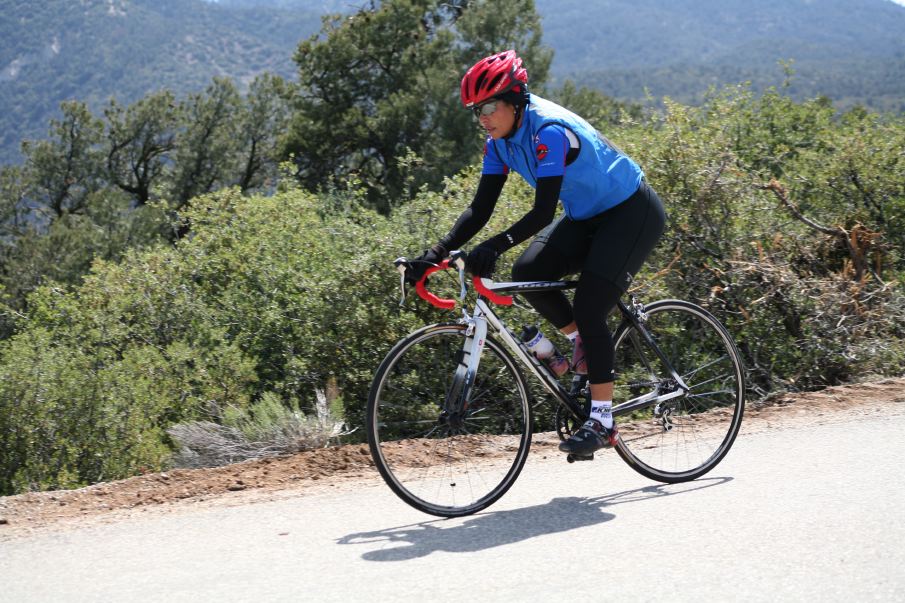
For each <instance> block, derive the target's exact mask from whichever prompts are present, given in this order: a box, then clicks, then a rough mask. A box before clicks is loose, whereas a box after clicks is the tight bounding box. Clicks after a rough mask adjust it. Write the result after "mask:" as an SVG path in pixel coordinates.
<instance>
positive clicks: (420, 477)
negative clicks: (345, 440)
mask: <svg viewBox="0 0 905 603" xmlns="http://www.w3.org/2000/svg"><path fill="white" fill-rule="evenodd" d="M465 342H466V337H465V327H464V326H463V325H435V326H432V327H426V328H424V329H421V330H420V331H416V332H415V333H413V334H412V335H410V336H409V337H408V338H406V339H404V340H403V341H401V342H399V343H398V344H397V345H396V346H395V347H394V348H393V350H391V351H390V353H389V354H388V355H387V357H386V359H385V360H384V361H383V363H382V364H381V366H380V368H379V369H378V371H377V374H376V375H375V377H374V382H373V384H372V386H371V392H370V395H369V398H368V443H369V445H370V448H371V455H372V456H373V458H374V462H375V464H376V465H377V468H378V470H379V471H380V473H381V475H382V476H383V478H384V480H385V481H386V482H387V484H388V485H389V486H390V488H391V489H392V490H393V491H394V492H395V493H396V494H397V495H398V496H399V497H400V498H402V499H403V500H404V501H405V502H406V503H408V504H410V505H411V506H413V507H415V508H416V509H419V510H420V511H423V512H425V513H429V514H432V515H439V516H441V517H455V516H460V515H468V514H470V513H475V512H477V511H479V510H481V509H484V508H486V507H487V506H489V505H490V504H492V503H493V502H494V501H496V500H497V499H498V498H499V497H500V496H502V495H503V494H504V493H505V492H506V490H508V489H509V487H510V486H511V485H512V484H513V483H514V482H515V479H516V478H517V477H518V474H519V472H520V471H521V468H522V466H523V465H524V463H525V459H526V457H527V454H528V448H529V446H530V443H531V416H530V412H531V411H530V405H529V398H528V393H527V391H528V390H527V387H526V384H525V381H524V379H523V377H522V375H521V373H520V372H519V370H518V368H517V366H516V364H515V362H514V360H513V359H512V357H511V356H510V355H509V354H508V352H507V351H506V350H505V349H504V348H503V347H502V346H501V345H500V344H499V343H497V342H496V341H495V340H494V339H491V338H489V337H488V338H487V340H486V342H485V347H484V351H483V354H482V356H481V362H480V366H479V369H478V374H477V376H476V378H475V383H474V384H473V386H472V388H471V393H470V396H469V404H468V408H467V409H466V411H465V412H464V413H463V415H462V416H461V417H458V418H456V419H451V418H450V417H449V416H448V413H444V408H443V406H444V402H445V400H446V393H447V392H448V391H449V389H450V387H451V385H452V383H453V377H454V374H455V372H456V367H457V366H458V364H459V361H460V359H461V358H462V357H463V354H462V349H463V345H464V344H465ZM466 357H467V356H466Z"/></svg>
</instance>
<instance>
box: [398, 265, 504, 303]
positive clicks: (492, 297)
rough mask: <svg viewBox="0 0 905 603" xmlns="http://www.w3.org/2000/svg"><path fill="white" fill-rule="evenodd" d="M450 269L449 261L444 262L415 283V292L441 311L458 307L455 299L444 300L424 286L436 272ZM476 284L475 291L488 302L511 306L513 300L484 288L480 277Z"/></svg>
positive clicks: (476, 278)
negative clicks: (428, 278)
mask: <svg viewBox="0 0 905 603" xmlns="http://www.w3.org/2000/svg"><path fill="white" fill-rule="evenodd" d="M447 268H449V260H443V261H442V262H440V263H439V264H437V265H436V266H431V267H430V268H428V269H427V270H426V271H425V272H424V276H422V277H421V280H420V281H418V282H417V283H415V291H417V292H418V296H419V297H420V298H421V299H423V300H425V301H427V302H428V303H430V304H431V305H432V306H434V307H437V308H440V309H441V310H452V309H453V308H455V307H456V300H454V299H444V298H442V297H438V296H436V295H434V294H433V293H431V292H430V291H428V290H427V288H426V287H425V286H424V281H426V280H427V277H429V276H430V275H432V274H433V273H435V272H439V271H440V270H446V269H447ZM472 282H473V283H474V288H475V291H477V292H478V293H480V294H481V295H483V296H484V297H486V298H487V300H488V301H490V302H492V303H494V304H498V305H500V306H511V305H512V298H511V297H509V296H506V295H499V294H497V293H494V292H493V291H491V290H490V289H488V288H487V287H485V286H484V283H482V282H481V279H480V277H477V276H476V277H474V279H473V280H472Z"/></svg>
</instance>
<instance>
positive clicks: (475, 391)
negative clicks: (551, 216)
mask: <svg viewBox="0 0 905 603" xmlns="http://www.w3.org/2000/svg"><path fill="white" fill-rule="evenodd" d="M396 265H397V267H398V268H399V270H400V272H402V273H403V277H404V273H405V270H406V268H407V266H408V265H409V263H408V261H407V260H405V259H404V258H400V259H399V260H397V261H396ZM464 265H465V264H464V254H463V253H461V252H457V253H455V254H453V255H452V256H451V257H450V259H449V260H446V261H444V262H443V263H442V264H440V265H438V266H436V267H431V268H430V269H428V271H427V272H426V274H425V275H424V277H423V278H422V279H421V281H420V282H419V283H417V285H416V290H417V291H418V294H419V295H420V296H421V297H422V298H424V299H425V300H427V301H429V302H430V303H432V304H434V305H436V306H438V307H442V308H446V309H451V308H452V307H454V306H455V304H456V302H455V300H448V299H440V298H439V297H437V296H436V295H434V294H433V293H430V292H429V291H427V289H426V288H425V281H426V279H427V277H428V276H430V275H431V274H432V273H434V272H436V271H438V270H443V269H446V268H458V271H459V280H460V283H461V289H462V293H461V298H462V299H463V300H464V298H465V295H466V287H465V276H464V274H465V272H464ZM473 283H474V289H475V290H476V291H477V293H478V295H477V300H476V301H475V303H474V306H473V308H472V310H471V311H470V312H469V311H468V310H467V309H465V310H463V316H462V318H461V319H459V320H458V321H456V322H452V323H442V324H433V325H430V326H426V327H423V328H421V329H418V330H417V331H415V332H413V333H411V334H410V335H408V336H406V337H404V338H403V339H401V340H400V341H399V342H398V343H397V344H396V345H395V346H394V347H393V348H392V349H391V350H390V352H389V353H388V354H387V356H386V358H385V359H384V360H383V362H382V363H381V364H380V366H379V368H378V369H377V372H376V374H375V376H374V380H373V383H372V384H371V390H370V394H369V396H368V408H367V419H366V421H367V430H368V443H369V446H370V450H371V455H372V456H373V458H374V462H375V464H376V465H377V469H378V470H379V471H380V474H381V475H382V476H383V479H384V480H385V481H386V483H387V484H388V485H389V486H390V488H391V489H392V490H393V492H395V493H396V494H397V495H398V496H399V497H400V498H402V500H404V501H405V502H406V503H408V504H409V505H411V506H413V507H415V508H416V509H419V510H420V511H423V512H425V513H429V514H431V515H438V516H441V517H457V516H462V515H469V514H471V513H475V512H477V511H480V510H482V509H485V508H486V507H488V506H489V505H491V504H493V503H494V502H495V501H497V500H498V499H499V498H500V497H501V496H502V495H503V494H505V492H506V491H507V490H508V489H509V488H510V487H511V486H512V484H513V483H514V482H515V480H516V478H517V477H518V475H519V472H520V471H521V469H522V466H523V465H524V464H525V460H526V458H527V456H528V449H529V447H530V444H531V435H532V427H533V425H532V400H531V395H530V394H529V388H528V385H527V382H526V381H525V377H524V372H527V373H528V374H530V375H533V376H534V378H536V379H538V380H539V381H540V383H541V384H543V386H544V389H545V390H546V391H547V392H549V394H550V395H551V396H552V399H553V401H554V402H555V403H557V404H558V407H557V409H556V415H555V425H554V426H551V427H553V428H555V430H556V432H557V433H558V435H559V437H560V439H565V438H568V437H569V436H570V435H571V433H572V432H573V431H574V430H575V429H577V427H579V426H580V425H581V424H582V423H584V421H585V420H586V419H587V416H588V408H589V406H590V402H589V391H588V387H587V377H585V376H581V375H575V376H574V377H573V378H572V381H571V384H569V385H570V387H569V388H568V389H567V387H566V386H565V385H564V384H563V383H562V382H561V381H560V380H559V379H557V377H556V376H555V375H554V374H553V373H552V372H551V371H550V370H549V369H548V368H547V366H546V365H545V364H544V363H543V362H542V361H540V360H538V359H537V358H535V357H534V355H533V354H532V353H531V352H530V351H529V350H528V349H527V347H525V345H524V343H522V341H521V340H520V338H519V337H518V336H516V335H515V334H514V333H513V332H512V331H511V330H510V329H509V328H508V327H507V326H506V324H505V323H504V322H503V320H502V319H501V318H500V317H499V316H497V314H496V312H495V311H494V309H493V307H492V306H491V303H495V304H499V305H508V304H511V303H512V298H511V297H505V296H504V295H503V294H506V293H509V294H518V293H525V292H536V291H552V290H566V289H574V288H575V286H576V284H577V283H576V282H574V281H549V282H547V281H544V282H510V283H502V282H500V283H494V282H492V281H489V280H488V279H479V278H477V277H475V278H474V279H473ZM404 291H405V289H404V286H403V295H404ZM618 311H619V312H620V313H621V315H622V321H621V324H620V325H619V327H618V328H617V329H616V331H615V333H614V340H615V343H616V371H617V373H616V383H615V393H614V405H613V415H614V416H615V417H616V420H617V424H618V426H619V437H618V439H617V444H616V446H615V450H616V452H617V453H618V454H619V456H620V457H622V459H623V460H625V462H627V463H628V464H629V465H630V466H631V467H632V468H633V469H635V470H636V471H638V472H639V473H641V474H642V475H644V476H646V477H648V478H650V479H652V480H656V481H659V482H664V483H676V482H684V481H689V480H693V479H695V478H698V477H700V476H702V475H704V474H705V473H707V472H708V471H710V470H711V469H713V468H714V467H715V466H716V465H717V464H718V463H719V462H720V461H721V460H722V459H723V457H724V456H725V455H726V453H727V452H728V451H729V448H730V447H731V446H732V443H733V441H734V440H735V437H736V435H737V434H738V431H739V428H740V427H741V422H742V414H743V412H744V405H745V398H744V396H745V378H744V374H745V371H744V367H743V363H742V359H741V356H740V355H739V353H738V350H737V349H736V346H735V343H734V342H733V340H732V337H731V336H730V335H729V332H728V331H727V330H726V328H725V327H724V326H723V325H722V324H720V322H719V321H718V320H717V319H716V318H714V317H713V316H712V315H711V314H710V313H709V312H707V311H706V310H705V309H703V308H701V307H700V306H697V305H695V304H692V303H689V302H687V301H682V300H675V299H665V300H660V301H657V302H654V303H651V304H642V303H640V302H639V301H638V300H637V299H635V298H634V297H632V298H631V301H630V304H629V305H625V304H624V303H623V302H622V301H620V302H619V304H618ZM591 458H593V457H586V458H582V457H573V456H571V455H570V456H568V457H567V460H568V461H569V462H574V461H577V460H590V459H591Z"/></svg>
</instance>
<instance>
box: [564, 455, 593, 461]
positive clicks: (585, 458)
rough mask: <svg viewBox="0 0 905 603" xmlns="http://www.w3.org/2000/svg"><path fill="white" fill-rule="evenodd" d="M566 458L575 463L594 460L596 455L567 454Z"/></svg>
mask: <svg viewBox="0 0 905 603" xmlns="http://www.w3.org/2000/svg"><path fill="white" fill-rule="evenodd" d="M566 460H567V461H569V462H570V463H574V462H575V461H593V460H594V455H593V454H589V455H588V456H582V455H580V454H567V455H566Z"/></svg>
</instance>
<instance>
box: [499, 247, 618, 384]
mask: <svg viewBox="0 0 905 603" xmlns="http://www.w3.org/2000/svg"><path fill="white" fill-rule="evenodd" d="M534 267H537V268H538V269H540V267H539V266H538V265H537V264H535V266H534ZM561 276H562V275H559V276H552V275H551V274H550V273H549V272H548V273H546V274H544V275H541V274H538V275H537V276H528V275H527V274H525V273H524V272H522V271H517V270H516V269H513V278H514V279H515V280H519V281H521V280H548V279H555V278H560V277H561ZM523 295H524V297H525V298H526V299H527V300H528V302H529V303H530V304H531V305H532V306H534V308H535V309H536V310H537V311H538V312H539V313H540V315H541V316H543V317H544V318H546V319H547V320H549V321H550V322H551V323H553V326H555V327H556V328H557V329H562V328H563V327H565V326H566V325H568V324H570V323H571V322H572V321H573V320H574V321H575V323H576V324H577V325H578V332H579V333H581V340H582V342H583V344H584V349H585V354H587V359H588V380H589V381H590V382H591V383H609V382H611V381H613V380H614V379H615V375H614V372H613V366H614V362H613V360H614V354H615V352H614V344H613V335H612V333H610V329H609V327H607V324H606V319H605V318H606V316H607V315H608V314H609V313H610V311H611V310H612V309H613V308H615V307H616V302H617V301H619V298H620V297H621V296H622V290H621V289H619V288H618V287H617V286H616V285H614V284H613V283H611V282H609V281H608V280H606V279H604V278H601V277H599V276H597V275H595V274H592V273H590V272H582V274H581V276H580V277H579V278H578V288H577V289H575V299H574V305H573V304H569V300H568V298H567V297H566V296H565V295H564V294H563V293H562V292H560V291H551V292H547V293H525V294H523Z"/></svg>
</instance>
